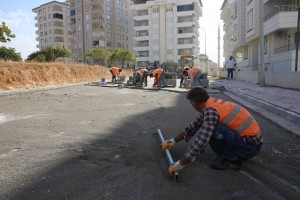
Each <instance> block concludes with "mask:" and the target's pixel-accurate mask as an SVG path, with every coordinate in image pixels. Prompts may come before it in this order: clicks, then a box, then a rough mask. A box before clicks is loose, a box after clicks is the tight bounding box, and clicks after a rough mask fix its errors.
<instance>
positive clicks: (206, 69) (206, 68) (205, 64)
mask: <svg viewBox="0 0 300 200" xmlns="http://www.w3.org/2000/svg"><path fill="white" fill-rule="evenodd" d="M199 28H201V29H202V30H203V31H204V39H205V50H204V51H205V61H204V67H205V72H206V73H208V66H207V55H206V31H205V29H204V28H202V27H199Z"/></svg>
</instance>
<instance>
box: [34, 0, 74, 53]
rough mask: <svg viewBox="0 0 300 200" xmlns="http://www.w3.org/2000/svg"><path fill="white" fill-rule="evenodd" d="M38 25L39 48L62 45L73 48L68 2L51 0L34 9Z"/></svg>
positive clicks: (37, 38)
mask: <svg viewBox="0 0 300 200" xmlns="http://www.w3.org/2000/svg"><path fill="white" fill-rule="evenodd" d="M32 11H33V12H34V13H36V14H37V15H36V16H35V18H34V19H35V20H36V24H35V26H36V27H37V30H36V32H35V33H36V35H37V37H36V40H37V41H38V45H37V46H36V47H37V48H38V49H39V50H41V49H42V48H44V47H48V46H54V47H55V46H56V45H61V46H62V47H64V48H66V49H68V50H71V44H72V41H71V35H70V32H69V16H70V14H69V13H70V9H69V5H68V4H67V3H61V2H57V1H51V2H49V3H46V4H43V5H41V6H39V7H37V8H34V9H32Z"/></svg>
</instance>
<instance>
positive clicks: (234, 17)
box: [232, 1, 237, 19]
mask: <svg viewBox="0 0 300 200" xmlns="http://www.w3.org/2000/svg"><path fill="white" fill-rule="evenodd" d="M232 18H233V19H236V18H237V1H236V2H235V3H234V4H233V8H232Z"/></svg>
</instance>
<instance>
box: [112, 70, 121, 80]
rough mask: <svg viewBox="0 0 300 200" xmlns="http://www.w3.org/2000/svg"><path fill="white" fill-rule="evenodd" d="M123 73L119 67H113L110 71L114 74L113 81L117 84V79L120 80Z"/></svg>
mask: <svg viewBox="0 0 300 200" xmlns="http://www.w3.org/2000/svg"><path fill="white" fill-rule="evenodd" d="M121 72H122V69H121V68H119V67H112V68H111V69H110V73H111V74H112V78H111V81H112V82H115V81H116V78H120V73H121Z"/></svg>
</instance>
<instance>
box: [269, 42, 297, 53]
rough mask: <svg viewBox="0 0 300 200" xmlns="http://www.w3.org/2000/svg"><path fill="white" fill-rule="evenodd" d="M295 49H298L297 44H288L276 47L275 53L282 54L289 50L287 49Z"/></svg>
mask: <svg viewBox="0 0 300 200" xmlns="http://www.w3.org/2000/svg"><path fill="white" fill-rule="evenodd" d="M295 49H296V46H295V45H294V44H290V45H286V46H283V47H279V48H276V49H274V52H273V54H274V55H276V54H280V53H283V52H287V51H293V50H295Z"/></svg>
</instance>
